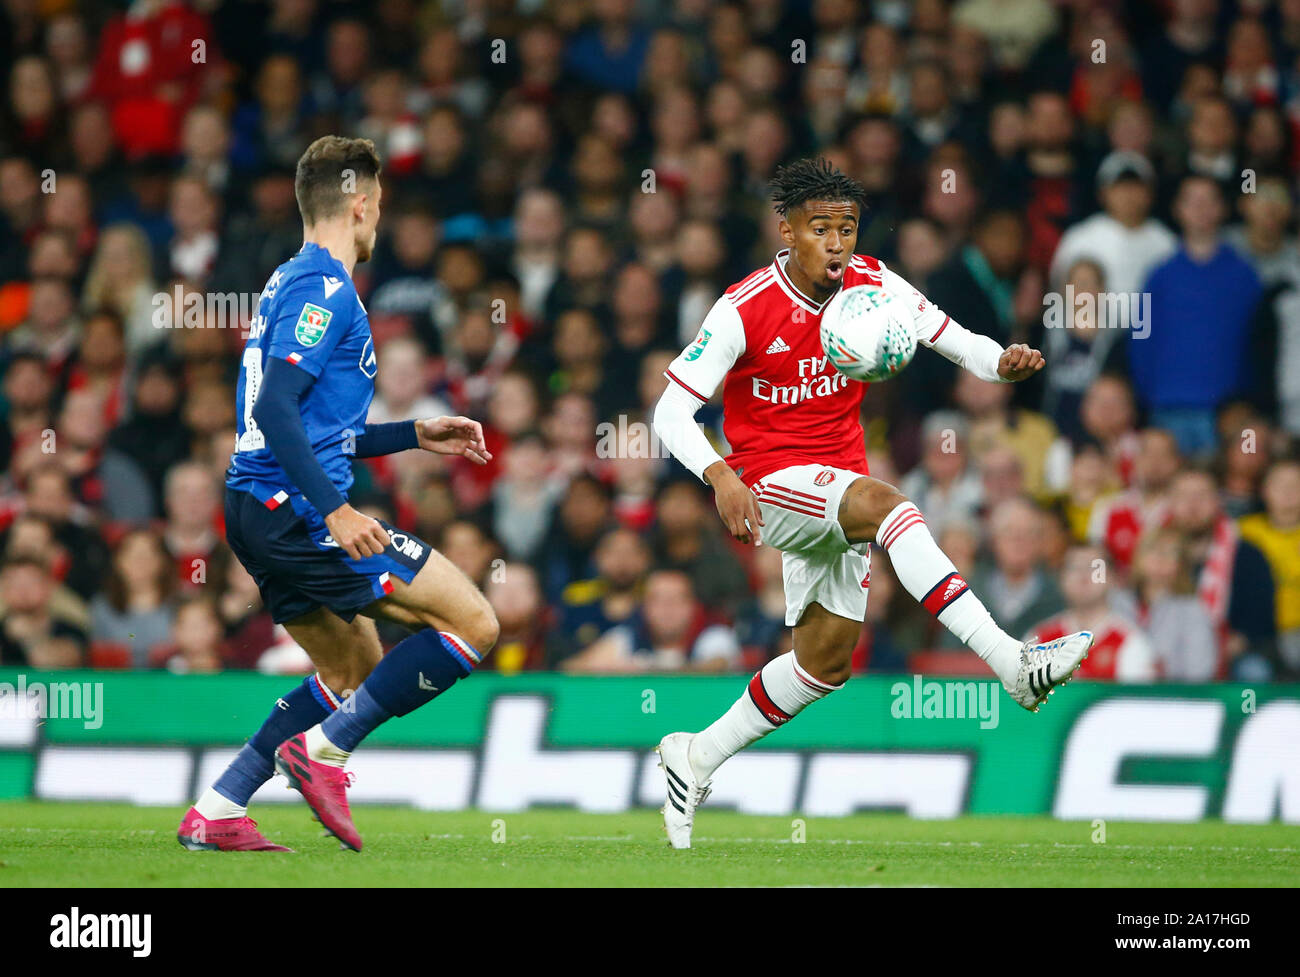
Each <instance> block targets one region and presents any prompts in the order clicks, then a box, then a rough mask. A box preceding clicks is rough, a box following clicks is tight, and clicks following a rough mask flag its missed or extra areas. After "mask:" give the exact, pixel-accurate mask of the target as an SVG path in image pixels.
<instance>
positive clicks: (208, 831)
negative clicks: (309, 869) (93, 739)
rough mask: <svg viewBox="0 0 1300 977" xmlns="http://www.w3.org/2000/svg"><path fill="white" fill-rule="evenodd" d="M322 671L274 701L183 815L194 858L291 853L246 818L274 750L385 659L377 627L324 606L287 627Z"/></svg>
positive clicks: (183, 833) (181, 834)
mask: <svg viewBox="0 0 1300 977" xmlns="http://www.w3.org/2000/svg"><path fill="white" fill-rule="evenodd" d="M285 627H286V628H287V629H288V631H289V634H290V635H291V636H292V637H293V639H294V640H295V641H296V642H298V644H299V645H301V646H302V648H303V649H304V650H305V651H306V652H307V654H308V655H309V656H310V657H311V659H312V662H313V664H315V665H316V667H317V669H318V671H317V672H316V674H314V675H312V676H310V677H309V678H307V679H306V680H304V681H303V682H302V684H300V685H298V686H297V687H296V688H294V689H292V690H290V691H289V692H287V693H286V694H285V695H283V696H281V697H280V698H279V699H277V700H276V703H275V707H274V708H273V709H272V710H271V714H270V715H269V716H267V718H266V721H265V722H263V723H262V726H261V728H260V729H258V731H257V732H256V733H255V734H254V735H253V737H252V739H250V740H249V741H248V742H247V743H245V744H244V746H243V748H242V749H241V750H240V751H239V753H238V754H237V755H236V756H235V759H234V760H232V761H231V762H230V765H229V766H228V767H226V769H225V770H224V771H223V772H222V774H221V776H220V777H218V778H217V780H216V781H215V782H214V783H213V784H212V785H211V786H210V787H208V789H207V790H205V791H204V792H203V795H202V796H201V797H200V798H199V799H198V801H196V802H195V804H194V806H193V807H191V808H190V809H189V810H188V811H186V812H185V815H184V817H182V818H181V823H180V827H179V829H178V830H177V834H176V836H177V839H178V840H179V841H180V843H181V844H182V845H183V846H184V847H186V848H189V849H191V850H194V851H289V849H288V848H285V847H283V846H282V845H276V844H273V843H272V842H270V841H269V840H267V839H266V838H265V837H264V836H263V835H262V833H261V832H260V831H259V830H258V829H257V822H256V821H254V820H253V819H252V818H250V817H249V816H248V802H249V799H250V798H251V797H252V796H253V794H254V793H255V792H256V791H257V789H258V788H259V787H261V786H262V785H263V784H264V783H266V781H268V780H270V779H271V776H272V775H273V774H274V773H275V748H276V747H277V746H279V745H280V744H281V743H283V742H284V741H285V740H286V739H288V738H289V737H290V736H293V735H294V734H296V733H300V732H302V731H303V730H306V729H309V728H311V727H312V726H314V725H316V724H317V723H319V722H320V721H321V720H323V719H324V718H325V717H326V716H328V715H329V714H330V713H332V712H334V711H335V710H336V709H337V708H338V707H339V704H340V701H341V700H342V699H344V698H345V697H346V696H348V695H351V693H352V690H353V689H355V688H357V687H358V686H359V685H361V683H362V682H363V681H364V680H365V678H366V676H367V675H369V674H370V671H371V669H373V668H374V667H375V665H376V664H377V663H378V661H379V659H380V658H381V657H382V655H383V650H382V648H381V646H380V644H379V636H378V634H376V632H375V624H374V621H372V620H370V619H368V618H364V617H360V616H358V617H356V618H354V619H353V620H352V621H351V622H347V621H344V620H343V619H342V618H340V617H338V616H337V615H336V614H333V613H332V612H330V611H329V610H328V609H326V608H324V607H319V608H317V609H316V610H314V611H310V612H308V613H307V614H304V615H302V616H301V617H299V618H296V619H295V620H293V621H289V622H286V624H285Z"/></svg>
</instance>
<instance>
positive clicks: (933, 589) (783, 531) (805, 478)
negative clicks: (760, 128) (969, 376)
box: [654, 159, 1092, 848]
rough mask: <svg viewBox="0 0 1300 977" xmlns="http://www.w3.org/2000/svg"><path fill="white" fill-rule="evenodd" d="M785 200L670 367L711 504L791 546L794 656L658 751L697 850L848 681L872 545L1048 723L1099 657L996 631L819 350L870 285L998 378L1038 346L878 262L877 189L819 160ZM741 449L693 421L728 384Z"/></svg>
mask: <svg viewBox="0 0 1300 977" xmlns="http://www.w3.org/2000/svg"><path fill="white" fill-rule="evenodd" d="M772 199H773V203H774V206H775V209H776V211H777V213H778V214H779V215H780V217H781V223H780V233H781V237H782V239H783V240H784V241H785V243H786V245H787V248H786V249H785V250H782V251H781V252H780V253H778V254H777V256H776V258H775V259H774V260H773V261H772V263H771V264H770V265H768V266H767V267H765V268H761V269H759V270H758V271H756V272H754V273H753V274H751V275H749V276H748V277H747V278H745V279H743V280H741V281H739V282H737V283H736V284H735V285H732V286H731V287H730V288H728V289H727V290H726V292H725V294H724V295H723V296H722V297H721V298H720V299H718V301H717V302H716V303H715V304H714V306H713V308H712V309H711V310H710V311H709V313H708V315H707V316H706V317H705V319H704V322H703V324H702V325H701V327H700V331H699V334H698V335H697V336H696V338H695V341H694V342H693V343H692V344H691V345H690V346H688V347H687V348H686V349H685V350H683V351H682V353H681V355H679V356H678V357H677V359H675V360H674V361H673V362H672V364H670V366H669V367H668V369H667V371H666V372H665V375H666V376H667V377H668V380H669V384H668V388H667V389H666V390H665V391H664V394H663V396H662V398H661V399H660V401H659V403H658V405H657V407H656V409H655V417H654V428H655V432H656V433H657V434H658V436H659V437H660V439H661V440H662V441H663V443H664V444H665V445H666V446H667V447H668V449H669V450H670V451H671V452H672V453H673V455H674V456H675V457H676V458H677V459H678V460H679V461H680V462H681V463H682V464H683V465H685V466H686V467H687V468H689V469H690V470H691V471H692V472H694V473H695V475H697V476H698V477H699V478H701V479H702V480H703V481H705V482H706V483H707V484H708V485H709V486H710V487H711V488H712V489H713V492H714V498H715V503H716V505H717V509H718V515H719V516H721V517H722V521H723V522H724V523H725V524H726V527H727V530H728V532H730V533H731V535H732V536H734V537H735V538H736V539H738V540H740V541H741V542H742V543H753V544H754V545H759V544H760V543H765V544H766V545H769V546H775V547H776V548H777V549H779V550H781V551H782V557H783V563H784V573H785V593H786V624H787V625H788V626H790V627H793V628H794V650H793V651H791V652H788V653H787V654H785V655H781V656H780V657H778V658H775V659H773V660H772V661H770V662H768V664H767V665H765V666H764V667H763V668H762V670H760V671H759V672H758V673H757V674H755V675H754V677H753V678H752V679H751V680H750V682H749V685H748V687H747V689H746V691H745V693H744V694H743V695H741V697H740V698H739V699H738V700H737V701H736V702H735V703H734V704H733V705H732V706H731V708H730V709H729V710H728V711H727V712H726V713H725V714H723V715H722V716H721V717H720V718H719V719H718V720H717V721H715V722H714V723H713V724H712V725H711V726H709V727H708V728H707V729H705V730H703V731H702V732H699V733H685V732H679V733H670V734H669V735H667V736H665V737H664V738H663V740H662V741H661V742H660V744H659V753H660V756H661V758H662V761H663V762H662V766H663V768H664V773H665V778H666V780H667V792H668V799H667V803H666V804H665V805H664V826H665V829H666V830H667V832H668V838H669V842H670V843H671V844H672V846H673V847H674V848H689V847H690V843H691V829H692V826H693V823H694V817H695V810H696V808H697V807H698V806H699V804H701V803H702V802H703V801H704V799H705V798H706V797H707V796H708V794H709V790H710V787H709V782H710V778H711V777H712V775H713V772H714V771H715V770H716V769H717V768H718V767H719V766H720V765H721V764H722V763H723V761H725V760H726V759H727V758H728V757H730V756H733V755H734V754H736V753H737V752H739V751H740V750H742V749H744V748H745V747H746V746H749V745H750V744H751V743H753V742H755V741H756V740H758V739H760V738H761V737H763V736H766V735H767V734H768V733H770V732H772V730H774V729H776V728H777V727H778V726H781V725H783V724H785V723H787V722H789V721H790V720H791V719H792V718H794V716H795V715H796V714H798V713H799V712H800V710H802V709H803V708H804V707H805V706H808V705H810V704H812V703H813V702H816V701H817V700H818V699H821V698H823V697H825V696H826V695H828V694H829V693H831V692H834V691H835V690H836V689H838V688H840V687H841V686H843V684H844V682H845V681H846V680H847V679H848V677H849V671H850V657H851V655H852V652H853V648H854V646H855V645H856V643H857V640H858V635H859V633H860V632H861V629H862V621H863V619H864V617H865V616H866V607H867V585H868V582H869V569H870V547H871V544H872V543H875V544H876V545H877V546H880V547H883V548H884V549H885V551H886V552H887V553H888V554H889V558H890V561H891V563H892V564H893V567H894V571H895V573H896V574H897V576H898V579H899V582H900V583H901V584H902V585H903V587H904V588H906V589H907V591H908V592H909V593H910V594H911V595H912V596H913V597H915V598H916V599H917V600H918V601H920V602H921V603H922V604H923V605H924V606H925V608H926V609H927V610H928V611H929V612H930V613H931V614H933V615H935V616H936V617H937V618H938V620H939V621H940V623H942V624H943V625H944V626H945V627H947V628H948V629H949V630H950V631H952V632H953V633H954V634H955V635H957V637H958V638H960V639H961V640H962V641H963V642H964V643H965V644H966V645H967V646H969V647H970V648H971V650H972V651H974V652H975V653H976V654H977V655H979V657H980V658H981V659H982V660H984V661H985V662H987V663H988V665H989V667H991V668H992V669H993V671H994V673H995V674H996V675H997V676H998V678H999V679H1001V681H1002V684H1003V686H1004V687H1005V688H1006V690H1007V692H1008V693H1010V694H1011V696H1012V697H1013V698H1014V699H1015V700H1016V701H1017V702H1018V703H1019V704H1020V705H1021V706H1023V707H1024V708H1026V709H1029V710H1031V711H1037V710H1038V707H1039V706H1040V705H1041V704H1042V702H1043V701H1044V700H1046V698H1047V696H1048V695H1049V694H1050V693H1051V691H1052V689H1053V687H1054V686H1056V685H1059V684H1062V683H1063V682H1065V681H1067V680H1068V679H1069V678H1070V676H1071V675H1072V674H1073V673H1074V671H1075V669H1077V668H1078V667H1079V664H1080V663H1081V662H1082V661H1083V659H1084V658H1085V657H1086V656H1087V653H1088V649H1089V647H1090V646H1091V644H1092V635H1091V633H1090V632H1087V631H1080V632H1078V633H1077V634H1072V635H1068V636H1065V637H1062V638H1059V639H1057V640H1056V641H1053V642H1047V643H1042V644H1037V645H1029V644H1022V643H1021V642H1020V641H1018V640H1016V639H1015V638H1013V637H1011V636H1010V635H1008V634H1007V633H1006V632H1005V631H1003V630H1002V629H1001V628H1000V627H998V625H997V623H996V622H994V620H993V618H992V617H991V616H990V614H989V612H988V611H987V610H986V609H985V607H984V605H983V604H982V603H981V602H980V600H979V598H978V597H976V596H975V594H974V593H972V592H971V590H970V588H969V587H968V586H967V585H966V581H965V580H963V579H962V577H961V575H960V574H958V573H957V569H956V567H954V566H953V563H952V561H951V560H950V559H948V557H947V556H945V555H944V553H943V551H942V550H940V549H939V547H938V546H937V545H936V544H935V541H934V538H933V537H932V536H931V535H930V531H929V529H928V528H927V527H926V524H925V519H924V518H923V517H922V515H921V513H920V511H918V509H917V508H916V506H915V505H913V504H912V503H911V502H909V501H908V500H907V499H906V498H905V497H904V496H903V495H901V494H900V493H899V491H898V489H896V488H894V486H892V485H888V484H886V483H885V482H882V481H880V480H878V479H875V478H872V477H871V476H870V475H869V474H868V473H867V457H866V448H865V441H864V437H863V431H862V422H861V418H860V406H861V403H862V395H863V392H864V391H865V390H866V387H865V385H864V384H861V383H857V382H855V381H851V380H849V379H848V378H847V377H845V376H843V375H841V374H839V373H837V372H836V371H835V369H834V368H833V367H832V366H831V365H830V364H829V363H828V362H827V358H826V354H825V353H824V352H823V351H822V347H821V341H820V338H819V331H820V330H819V327H820V322H821V316H822V312H823V311H824V310H825V308H826V306H827V304H828V303H829V302H830V300H831V298H832V297H833V296H834V295H835V293H836V291H838V290H839V289H840V288H851V287H853V286H856V285H868V286H872V287H875V288H883V289H888V290H889V291H892V292H895V293H897V294H900V295H903V296H906V297H907V301H908V302H910V307H911V309H912V314H913V318H914V321H915V324H916V332H917V339H918V341H919V342H920V344H921V345H923V346H926V347H929V348H930V349H933V350H936V351H937V352H939V353H941V354H942V355H943V356H945V357H947V358H948V359H949V360H951V361H952V362H954V363H956V364H957V365H959V366H961V367H964V368H965V369H967V370H970V371H971V372H972V373H974V374H975V375H976V376H978V377H980V378H981V379H984V380H989V381H1000V382H1004V383H1009V382H1013V381H1017V380H1024V379H1026V378H1028V377H1031V376H1033V375H1034V374H1035V373H1037V372H1038V371H1039V370H1041V369H1042V368H1043V356H1042V354H1041V353H1040V352H1039V351H1038V350H1035V349H1030V348H1029V347H1028V346H1024V345H1019V344H1017V345H1013V346H1010V347H1009V348H1007V349H1005V350H1004V349H1003V348H1002V347H1001V346H1000V345H999V344H998V343H997V342H995V341H994V340H992V339H990V338H989V337H987V336H978V335H975V334H973V333H971V332H968V331H967V330H966V329H963V328H962V327H961V326H960V325H959V324H957V323H956V322H953V321H952V319H950V318H949V317H948V316H946V315H944V313H943V312H941V311H940V310H939V309H937V308H935V307H934V306H933V305H931V304H930V303H929V302H928V301H927V300H926V299H925V297H924V296H923V295H921V294H920V293H919V292H917V291H916V290H915V289H914V288H912V286H911V285H909V284H908V283H907V282H906V281H904V280H903V279H902V278H900V277H899V276H898V275H896V274H894V273H893V272H892V271H889V270H888V269H887V268H886V267H885V266H884V264H883V263H881V262H880V261H877V260H876V259H875V258H870V257H867V256H865V255H860V254H854V250H853V249H854V245H855V243H856V242H857V235H858V224H859V220H860V218H861V213H862V207H863V204H864V201H865V191H864V190H863V188H862V186H861V185H860V184H858V183H857V182H856V181H854V180H852V179H850V178H849V177H848V176H846V175H845V174H843V173H841V172H840V171H839V170H837V169H835V168H834V167H832V166H831V165H830V164H829V163H827V162H826V161H825V160H822V159H809V160H802V161H799V162H796V163H793V164H791V165H790V166H787V167H785V168H783V169H781V170H779V171H778V172H777V174H776V176H775V178H774V180H773V182H772ZM720 383H722V384H724V386H723V393H722V402H723V411H724V415H725V416H724V423H723V429H724V433H725V434H726V438H727V442H728V443H729V444H730V445H731V454H729V455H728V456H727V457H726V458H725V459H724V458H721V457H719V455H718V453H717V452H716V451H714V450H713V447H712V446H711V445H710V444H709V442H708V439H707V438H705V436H704V434H703V432H701V431H700V429H699V427H698V425H697V424H696V423H695V420H694V416H695V412H696V411H697V410H699V408H700V407H701V406H702V405H703V404H704V403H705V402H706V401H707V400H708V399H709V398H710V397H711V396H713V392H714V391H715V390H716V389H717V387H718V384H720Z"/></svg>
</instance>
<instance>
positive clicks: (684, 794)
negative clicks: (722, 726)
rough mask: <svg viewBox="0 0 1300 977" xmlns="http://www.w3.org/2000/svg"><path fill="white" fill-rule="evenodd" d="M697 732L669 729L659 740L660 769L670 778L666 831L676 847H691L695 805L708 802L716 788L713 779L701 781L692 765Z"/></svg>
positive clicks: (656, 748)
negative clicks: (698, 781) (691, 755)
mask: <svg viewBox="0 0 1300 977" xmlns="http://www.w3.org/2000/svg"><path fill="white" fill-rule="evenodd" d="M693 739H695V734H694V733H669V734H668V735H667V736H665V737H664V738H663V739H661V740H660V741H659V745H658V746H656V747H655V752H656V753H658V754H659V769H660V770H662V771H663V772H664V780H666V781H667V782H668V801H667V803H665V804H664V807H663V816H664V831H665V832H667V834H668V844H670V845H672V846H673V847H674V848H690V847H691V828H692V827H693V826H694V824H695V809H696V808H697V807H699V806H700V805H701V804H703V803H704V801H705V799H706V798H707V797H708V796H709V793H710V791H711V790H712V788H710V787H709V784H710V783H712V781H708V780H706V781H705V782H704V783H702V784H701V783H697V782H696V780H695V772H694V771H693V770H692V769H691V761H690V759H689V753H690V748H691V740H693Z"/></svg>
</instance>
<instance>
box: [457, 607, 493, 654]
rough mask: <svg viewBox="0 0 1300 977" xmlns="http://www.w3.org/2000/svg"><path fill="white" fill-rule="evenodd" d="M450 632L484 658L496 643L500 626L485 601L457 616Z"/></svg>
mask: <svg viewBox="0 0 1300 977" xmlns="http://www.w3.org/2000/svg"><path fill="white" fill-rule="evenodd" d="M452 630H453V631H454V632H455V633H456V634H457V635H459V636H460V637H461V638H464V639H465V640H466V641H468V642H469V643H470V645H471V646H472V647H473V648H474V650H475V651H477V652H478V653H479V655H480V656H485V655H487V653H488V652H489V651H491V650H492V646H493V645H495V644H496V643H497V638H498V637H499V636H500V634H501V625H500V624H499V623H498V622H497V615H496V612H495V611H494V610H492V605H491V604H489V603H488V602H487V600H486V599H484V600H482V601H481V602H479V603H478V604H476V605H475V606H474V607H472V608H467V609H466V610H465V611H464V612H462V613H461V614H459V615H457V620H456V621H454V622H453V626H452Z"/></svg>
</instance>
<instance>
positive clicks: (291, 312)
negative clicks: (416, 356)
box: [226, 243, 378, 518]
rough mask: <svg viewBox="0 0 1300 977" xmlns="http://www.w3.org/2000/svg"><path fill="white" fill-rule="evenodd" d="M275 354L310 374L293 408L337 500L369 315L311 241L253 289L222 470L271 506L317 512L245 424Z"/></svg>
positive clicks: (364, 399) (356, 415)
mask: <svg viewBox="0 0 1300 977" xmlns="http://www.w3.org/2000/svg"><path fill="white" fill-rule="evenodd" d="M275 356H278V357H280V358H281V359H284V360H287V361H288V362H290V363H292V364H293V365H294V366H297V367H298V368H299V369H302V370H306V371H307V372H308V373H310V374H311V375H312V376H314V377H315V378H316V382H315V383H313V384H312V385H311V387H310V388H309V389H308V391H307V393H306V394H305V395H303V398H302V401H301V404H300V407H301V410H302V423H303V427H304V428H306V431H307V440H308V441H309V442H310V443H311V447H312V451H313V452H314V453H315V455H316V460H317V461H318V462H319V463H320V466H321V468H323V469H324V470H325V474H326V475H327V476H328V477H329V479H330V481H332V482H333V483H334V484H335V486H337V487H338V489H339V491H340V492H342V493H343V494H344V495H345V496H346V495H347V491H348V489H349V488H350V487H351V486H352V458H353V454H354V452H355V450H356V438H357V437H359V436H360V435H361V433H362V432H363V431H364V430H365V420H366V414H367V412H368V411H369V410H370V401H371V398H373V397H374V393H375V373H376V370H377V365H378V364H377V360H376V358H375V346H374V340H373V339H372V338H371V335H370V319H369V317H368V316H367V315H366V310H365V307H364V306H363V305H362V304H361V299H360V298H359V297H358V295H357V291H356V288H355V287H354V286H353V284H352V279H351V277H349V275H348V273H347V270H346V269H345V268H344V267H343V264H342V262H340V261H339V260H338V259H336V258H334V257H333V256H331V255H330V253H329V252H328V251H327V250H325V249H324V248H322V247H320V246H319V245H315V244H310V243H309V244H304V245H303V246H302V250H300V251H299V252H298V253H297V254H296V255H294V256H293V257H292V258H290V259H289V260H288V261H286V262H285V263H284V264H282V265H281V266H280V267H279V268H277V269H276V270H275V273H274V274H273V275H271V278H270V280H268V281H267V283H266V286H265V288H263V289H262V294H261V298H260V300H259V301H258V305H257V315H256V316H255V317H254V319H253V322H252V324H251V325H250V328H249V333H248V342H247V343H246V344H245V345H244V354H243V359H242V361H241V364H240V370H239V384H238V388H237V391H236V401H235V403H236V408H237V410H238V415H239V416H238V419H237V438H236V442H235V453H234V455H233V456H232V457H231V461H230V468H229V470H228V471H227V472H226V484H227V485H228V486H229V487H230V488H232V489H239V490H242V491H245V492H249V493H250V494H252V495H254V496H255V497H256V498H257V499H258V500H259V501H261V502H265V503H267V504H268V505H270V506H271V507H272V508H274V507H275V506H277V505H279V504H281V503H282V502H285V501H291V502H292V503H293V507H294V509H295V510H296V511H298V512H300V513H303V514H314V515H317V518H319V515H318V514H316V513H315V509H313V508H312V507H311V505H310V503H308V502H307V499H306V498H305V497H304V496H303V495H302V493H301V492H300V491H299V490H298V488H297V486H295V485H294V484H293V483H292V482H291V481H290V480H289V476H288V475H286V474H285V472H284V469H282V468H281V467H280V465H279V463H278V462H277V461H276V460H275V456H274V455H273V454H272V453H271V451H270V449H269V448H268V447H267V446H266V438H265V435H264V434H263V432H262V431H260V430H258V427H257V422H256V421H254V420H253V405H254V404H255V403H256V402H257V395H258V393H259V391H260V389H261V386H262V378H263V376H264V375H265V373H266V365H267V362H268V358H269V357H275Z"/></svg>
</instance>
